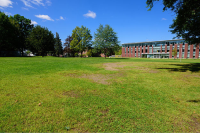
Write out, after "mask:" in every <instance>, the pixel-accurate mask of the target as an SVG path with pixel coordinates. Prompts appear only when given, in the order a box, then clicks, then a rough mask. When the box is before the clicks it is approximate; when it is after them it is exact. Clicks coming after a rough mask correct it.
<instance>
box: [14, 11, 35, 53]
mask: <svg viewBox="0 0 200 133" xmlns="http://www.w3.org/2000/svg"><path fill="white" fill-rule="evenodd" d="M10 18H11V19H13V20H15V22H16V23H17V24H18V25H19V34H18V41H17V47H18V49H19V50H20V51H21V54H22V56H23V51H24V50H25V49H26V48H27V47H28V41H27V38H28V36H29V34H30V32H31V30H32V29H33V25H32V24H31V20H30V19H27V18H25V17H24V16H20V15H19V14H16V15H14V16H13V17H12V16H10Z"/></svg>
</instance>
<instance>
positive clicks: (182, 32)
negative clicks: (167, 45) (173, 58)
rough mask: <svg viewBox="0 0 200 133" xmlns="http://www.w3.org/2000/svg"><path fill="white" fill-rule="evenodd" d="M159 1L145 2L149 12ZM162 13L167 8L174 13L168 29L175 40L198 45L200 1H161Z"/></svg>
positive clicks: (150, 0)
mask: <svg viewBox="0 0 200 133" xmlns="http://www.w3.org/2000/svg"><path fill="white" fill-rule="evenodd" d="M155 1H159V0H147V2H146V3H147V7H149V10H151V8H152V7H153V3H154V2H155ZM163 5H164V8H163V11H165V10H167V9H168V8H169V9H171V10H172V11H174V12H175V13H176V15H177V16H176V18H175V19H174V20H173V23H172V25H170V28H171V29H172V30H171V32H172V33H173V34H176V37H177V38H180V37H182V38H184V39H185V40H186V41H188V42H189V43H190V44H191V43H192V44H194V43H200V32H199V29H200V1H199V0H163Z"/></svg>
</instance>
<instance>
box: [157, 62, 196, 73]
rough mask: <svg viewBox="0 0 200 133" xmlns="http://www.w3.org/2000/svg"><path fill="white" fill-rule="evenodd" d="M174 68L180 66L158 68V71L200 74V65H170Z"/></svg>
mask: <svg viewBox="0 0 200 133" xmlns="http://www.w3.org/2000/svg"><path fill="white" fill-rule="evenodd" d="M170 65H172V66H179V68H157V69H167V70H169V71H171V72H186V71H191V72H199V71H200V63H190V64H170Z"/></svg>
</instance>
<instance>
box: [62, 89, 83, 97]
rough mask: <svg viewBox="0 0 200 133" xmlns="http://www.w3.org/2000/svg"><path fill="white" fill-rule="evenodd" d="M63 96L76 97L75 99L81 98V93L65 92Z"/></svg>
mask: <svg viewBox="0 0 200 133" xmlns="http://www.w3.org/2000/svg"><path fill="white" fill-rule="evenodd" d="M63 95H65V96H69V97H75V98H79V97H81V95H80V93H78V92H75V91H65V92H63Z"/></svg>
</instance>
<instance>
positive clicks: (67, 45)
mask: <svg viewBox="0 0 200 133" xmlns="http://www.w3.org/2000/svg"><path fill="white" fill-rule="evenodd" d="M72 40H73V38H72V36H68V37H67V38H66V39H65V43H64V46H65V47H64V52H65V53H67V54H68V56H69V54H70V53H72V55H73V56H74V54H75V51H73V50H72V49H70V43H71V41H72Z"/></svg>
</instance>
